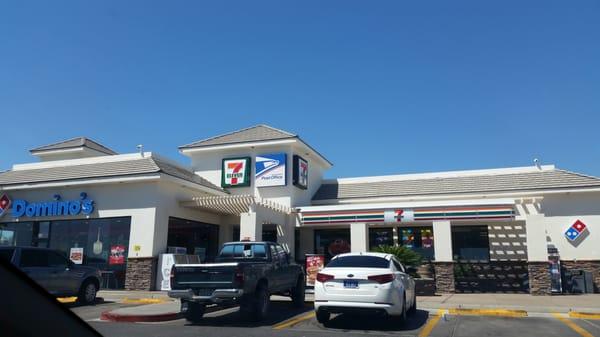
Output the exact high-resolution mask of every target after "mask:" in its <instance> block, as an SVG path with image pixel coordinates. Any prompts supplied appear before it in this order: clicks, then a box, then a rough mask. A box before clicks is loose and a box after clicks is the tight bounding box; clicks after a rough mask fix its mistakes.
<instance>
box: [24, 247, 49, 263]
mask: <svg viewBox="0 0 600 337" xmlns="http://www.w3.org/2000/svg"><path fill="white" fill-rule="evenodd" d="M20 265H21V267H48V253H47V252H45V251H43V250H37V249H23V250H22V251H21V263H20Z"/></svg>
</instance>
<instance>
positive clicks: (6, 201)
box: [0, 194, 10, 216]
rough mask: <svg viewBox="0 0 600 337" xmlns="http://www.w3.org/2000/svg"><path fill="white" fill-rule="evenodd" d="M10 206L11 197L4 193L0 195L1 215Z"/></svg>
mask: <svg viewBox="0 0 600 337" xmlns="http://www.w3.org/2000/svg"><path fill="white" fill-rule="evenodd" d="M9 207H10V198H9V197H8V196H7V195H6V194H4V195H2V197H0V216H2V215H3V214H4V212H6V211H8V208H9Z"/></svg>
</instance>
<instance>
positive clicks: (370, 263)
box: [327, 256, 390, 268]
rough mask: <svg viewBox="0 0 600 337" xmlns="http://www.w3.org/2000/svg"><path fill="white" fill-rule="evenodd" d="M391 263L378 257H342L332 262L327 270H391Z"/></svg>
mask: <svg viewBox="0 0 600 337" xmlns="http://www.w3.org/2000/svg"><path fill="white" fill-rule="evenodd" d="M389 266H390V261H389V260H386V259H384V258H382V257H378V256H342V257H338V258H336V259H333V260H331V262H329V264H328V265H327V268H389Z"/></svg>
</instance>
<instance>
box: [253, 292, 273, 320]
mask: <svg viewBox="0 0 600 337" xmlns="http://www.w3.org/2000/svg"><path fill="white" fill-rule="evenodd" d="M270 303H271V299H270V296H269V290H268V289H267V287H266V286H264V285H261V286H259V287H258V289H256V294H254V305H253V306H254V311H253V313H252V318H253V319H254V320H255V321H262V320H263V319H265V318H266V317H267V314H268V313H269V304H270Z"/></svg>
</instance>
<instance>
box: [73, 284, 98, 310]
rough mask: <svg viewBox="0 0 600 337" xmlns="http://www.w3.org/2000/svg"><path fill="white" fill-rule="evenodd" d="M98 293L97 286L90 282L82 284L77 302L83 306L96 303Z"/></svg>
mask: <svg viewBox="0 0 600 337" xmlns="http://www.w3.org/2000/svg"><path fill="white" fill-rule="evenodd" d="M97 293H98V286H96V284H95V283H94V281H92V280H87V281H85V282H83V284H82V285H81V288H80V289H79V294H78V295H77V300H78V301H79V302H80V303H83V304H92V303H94V302H95V301H96V294H97Z"/></svg>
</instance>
